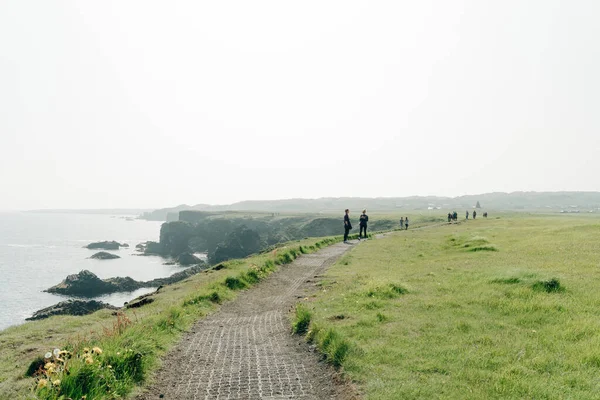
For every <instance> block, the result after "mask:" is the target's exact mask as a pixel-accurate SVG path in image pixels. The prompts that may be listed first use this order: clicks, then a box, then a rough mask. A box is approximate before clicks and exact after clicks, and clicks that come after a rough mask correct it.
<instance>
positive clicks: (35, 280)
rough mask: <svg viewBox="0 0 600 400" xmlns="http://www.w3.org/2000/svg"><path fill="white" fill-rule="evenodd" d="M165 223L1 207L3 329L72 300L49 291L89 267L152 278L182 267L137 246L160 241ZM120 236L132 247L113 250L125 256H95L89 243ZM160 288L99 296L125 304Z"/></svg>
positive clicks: (110, 273)
mask: <svg viewBox="0 0 600 400" xmlns="http://www.w3.org/2000/svg"><path fill="white" fill-rule="evenodd" d="M160 225H161V222H154V221H144V220H139V219H135V218H134V217H131V216H117V215H100V214H74V213H27V212H9V213H3V212H0V330H2V329H4V328H7V327H9V326H11V325H16V324H20V323H23V322H24V321H25V318H27V317H30V316H31V315H32V314H33V313H34V312H35V311H37V310H39V309H41V308H45V307H48V306H51V305H53V304H56V303H58V302H60V301H64V300H66V299H68V298H69V297H68V296H61V295H55V294H50V293H45V292H43V290H44V289H48V288H49V287H51V286H54V285H56V284H58V283H60V282H61V281H62V280H64V279H65V278H66V277H67V275H70V274H76V273H78V272H79V271H81V270H84V269H87V270H89V271H91V272H93V273H94V274H96V275H98V277H99V278H101V279H105V278H111V277H116V276H123V277H125V276H130V277H131V278H133V279H135V280H144V281H146V280H151V279H154V278H159V277H166V276H169V275H171V274H173V273H175V272H179V271H182V269H183V268H182V267H180V266H177V265H164V263H165V261H166V260H164V259H162V258H161V257H156V256H139V255H136V254H139V253H137V252H136V251H135V245H136V244H138V243H141V242H145V241H148V240H154V241H157V240H158V237H159V234H160ZM105 240H115V241H117V242H119V243H127V244H129V248H121V249H120V250H114V251H109V252H110V253H113V254H117V255H119V256H120V257H121V258H119V259H113V260H93V259H90V258H89V257H90V256H91V255H93V254H94V253H96V252H98V251H105V250H89V249H86V248H84V246H86V245H87V244H89V243H91V242H96V241H105ZM153 290H155V289H152V288H145V289H139V290H136V291H134V292H127V293H114V294H110V295H105V296H100V297H96V298H95V300H100V301H104V302H106V303H110V304H113V305H116V306H122V305H123V303H124V302H126V301H129V300H131V299H133V298H135V297H137V296H139V295H141V294H144V293H148V292H150V291H153Z"/></svg>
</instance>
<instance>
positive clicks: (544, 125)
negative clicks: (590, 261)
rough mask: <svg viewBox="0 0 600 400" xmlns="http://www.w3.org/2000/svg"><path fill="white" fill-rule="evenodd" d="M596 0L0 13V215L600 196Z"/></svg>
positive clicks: (40, 7) (9, 1) (15, 2)
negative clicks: (382, 199) (481, 196)
mask: <svg viewBox="0 0 600 400" xmlns="http://www.w3.org/2000/svg"><path fill="white" fill-rule="evenodd" d="M599 20H600V2H598V1H595V0H589V1H583V0H582V1H559V0H528V1H522V0H509V1H506V0H505V1H482V0H464V1H449V0H439V1H426V0H419V1H348V0H344V1H323V0H320V1H306V0H305V1H297V2H290V1H280V0H277V1H202V2H199V1H160V2H159V1H148V0H140V1H122V0H116V1H107V0H103V1H75V0H72V1H67V0H64V1H45V0H38V1H22V0H3V1H0V188H1V189H0V209H30V208H111V207H143V208H146V207H147V208H153V207H164V206H173V205H176V204H180V203H187V204H196V203H213V204H217V203H218V204H222V203H231V202H234V201H239V200H245V199H281V198H292V197H302V198H315V197H324V196H334V197H340V196H364V197H376V196H409V195H427V194H434V195H449V196H456V195H462V194H475V193H483V192H490V191H516V190H538V191H541V190H551V191H555V190H600V178H599V176H598V173H599V171H600V157H599V156H598V155H599V153H600V130H599V128H600V72H599V71H600V44H599V42H598V39H599V38H600V24H599V23H598V21H599Z"/></svg>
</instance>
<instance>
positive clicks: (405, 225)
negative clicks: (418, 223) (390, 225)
mask: <svg viewBox="0 0 600 400" xmlns="http://www.w3.org/2000/svg"><path fill="white" fill-rule="evenodd" d="M404 227H405V228H406V230H408V217H406V218H404Z"/></svg>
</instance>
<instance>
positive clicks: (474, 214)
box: [473, 210, 477, 219]
mask: <svg viewBox="0 0 600 400" xmlns="http://www.w3.org/2000/svg"><path fill="white" fill-rule="evenodd" d="M476 216H477V211H475V210H473V219H475V217H476Z"/></svg>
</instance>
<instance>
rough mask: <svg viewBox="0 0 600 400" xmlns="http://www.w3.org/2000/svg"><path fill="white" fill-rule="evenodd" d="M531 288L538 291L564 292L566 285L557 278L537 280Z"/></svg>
mask: <svg viewBox="0 0 600 400" xmlns="http://www.w3.org/2000/svg"><path fill="white" fill-rule="evenodd" d="M531 288H532V289H533V290H535V291H536V292H546V293H555V292H563V291H564V290H565V288H564V286H562V285H561V284H560V281H559V280H558V279H556V278H552V279H550V280H547V281H537V282H535V283H534V284H533V285H531Z"/></svg>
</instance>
